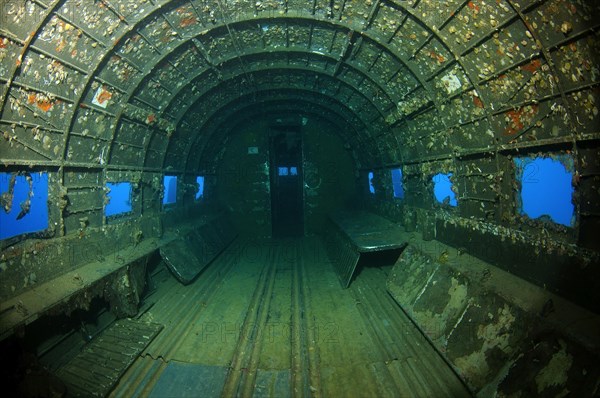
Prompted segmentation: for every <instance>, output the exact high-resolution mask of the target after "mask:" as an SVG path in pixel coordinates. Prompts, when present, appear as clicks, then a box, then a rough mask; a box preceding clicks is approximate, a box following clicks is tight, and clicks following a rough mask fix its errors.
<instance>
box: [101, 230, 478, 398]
mask: <svg viewBox="0 0 600 398" xmlns="http://www.w3.org/2000/svg"><path fill="white" fill-rule="evenodd" d="M252 245H255V246H256V247H253V246H252ZM385 279H386V275H385V273H384V271H382V270H380V269H377V268H365V269H364V270H363V271H362V272H361V273H360V274H359V275H358V276H357V278H356V280H355V281H354V283H353V284H352V285H351V286H350V287H349V288H348V289H344V290H340V289H339V287H338V277H337V274H336V272H335V271H334V268H333V266H332V264H331V263H330V262H329V260H328V256H327V255H326V253H325V249H324V245H323V242H321V241H320V240H319V239H317V238H303V239H286V240H268V239H265V240H257V239H254V238H247V239H239V240H237V241H236V242H234V244H233V245H232V247H230V248H228V249H226V250H225V251H224V252H223V253H222V255H221V256H219V257H218V258H217V259H216V260H215V263H214V264H212V265H211V266H210V267H208V269H207V270H206V272H204V273H202V274H201V275H200V277H199V278H198V279H197V280H195V281H194V282H193V283H191V284H189V285H187V286H184V285H181V284H179V283H177V282H176V281H175V280H173V279H170V280H167V281H164V282H163V284H162V285H160V286H159V287H158V289H157V292H156V293H155V298H156V299H157V302H156V304H155V305H154V306H153V307H152V309H151V310H150V311H149V312H148V313H147V314H145V316H147V317H148V319H152V320H153V321H155V322H160V323H162V324H165V325H166V326H165V330H164V331H163V332H162V333H160V335H159V336H158V337H157V338H156V339H155V340H154V341H153V342H152V344H150V345H149V346H148V347H147V348H146V350H145V351H144V353H142V355H141V356H140V357H139V358H138V360H136V361H135V363H134V364H133V365H132V366H131V367H130V368H129V370H128V371H127V372H126V374H125V375H124V376H123V377H122V379H121V381H120V382H119V383H118V385H117V386H116V387H115V389H114V391H113V392H112V394H111V397H114V398H120V397H148V396H151V397H158V396H166V397H168V396H186V395H185V394H188V392H190V394H191V392H196V394H195V395H193V394H192V396H209V397H210V396H216V395H219V396H221V397H231V396H243V397H278V398H279V397H309V396H314V397H337V396H364V397H372V396H373V397H374V396H377V397H453V398H454V397H456V398H458V397H469V396H470V393H469V392H468V390H467V389H466V388H465V387H464V385H463V384H462V382H461V381H460V379H459V378H458V377H457V376H456V374H454V372H453V371H452V370H451V369H450V368H449V367H448V365H447V364H446V363H445V362H444V360H443V359H442V358H441V357H440V356H439V354H438V353H437V352H436V351H435V350H434V349H433V348H432V347H431V346H430V345H429V344H428V342H427V340H426V339H425V338H424V337H423V335H422V334H421V332H420V331H419V330H418V329H417V328H416V327H415V326H414V325H413V323H412V322H411V321H410V319H409V318H408V317H407V316H406V315H405V314H404V313H403V312H402V310H401V309H400V308H399V307H398V306H397V304H396V303H395V301H394V300H393V299H392V298H391V297H390V296H389V295H388V294H387V292H386V290H385ZM224 374H225V378H223V377H224V376H223V375H224Z"/></svg>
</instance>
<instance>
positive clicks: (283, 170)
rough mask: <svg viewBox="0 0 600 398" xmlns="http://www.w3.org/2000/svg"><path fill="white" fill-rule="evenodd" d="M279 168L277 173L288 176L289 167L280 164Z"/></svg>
mask: <svg viewBox="0 0 600 398" xmlns="http://www.w3.org/2000/svg"><path fill="white" fill-rule="evenodd" d="M277 169H278V171H277V175H279V176H287V175H288V168H287V167H282V166H280V167H278V168H277Z"/></svg>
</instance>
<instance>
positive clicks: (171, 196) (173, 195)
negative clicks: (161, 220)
mask: <svg viewBox="0 0 600 398" xmlns="http://www.w3.org/2000/svg"><path fill="white" fill-rule="evenodd" d="M163 186H164V189H165V190H164V192H163V205H169V204H172V203H175V202H176V201H177V176H165V177H164V178H163Z"/></svg>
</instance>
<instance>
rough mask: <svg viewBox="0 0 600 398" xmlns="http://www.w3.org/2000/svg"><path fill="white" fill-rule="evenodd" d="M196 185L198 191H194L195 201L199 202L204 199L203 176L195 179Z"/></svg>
mask: <svg viewBox="0 0 600 398" xmlns="http://www.w3.org/2000/svg"><path fill="white" fill-rule="evenodd" d="M196 184H197V185H198V190H197V191H196V200H200V199H202V198H203V197H204V176H198V177H196Z"/></svg>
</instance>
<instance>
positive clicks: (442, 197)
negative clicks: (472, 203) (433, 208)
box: [432, 173, 458, 207]
mask: <svg viewBox="0 0 600 398" xmlns="http://www.w3.org/2000/svg"><path fill="white" fill-rule="evenodd" d="M451 178H452V173H447V174H444V173H438V174H436V175H434V176H433V178H432V181H433V195H434V197H435V200H436V201H437V202H438V203H441V204H443V205H450V206H452V207H456V206H458V200H457V198H456V194H457V189H456V186H455V185H454V183H453V182H452V179H451Z"/></svg>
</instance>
